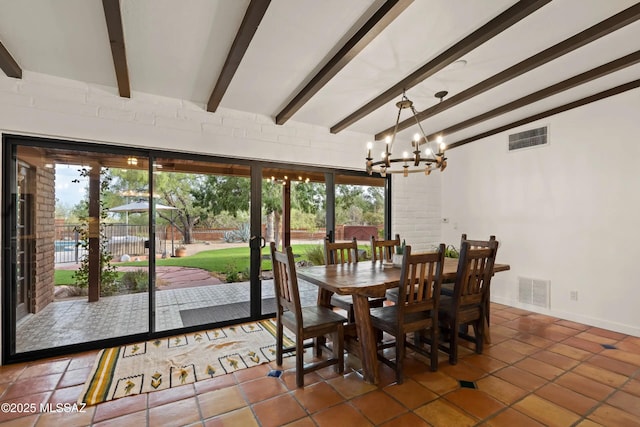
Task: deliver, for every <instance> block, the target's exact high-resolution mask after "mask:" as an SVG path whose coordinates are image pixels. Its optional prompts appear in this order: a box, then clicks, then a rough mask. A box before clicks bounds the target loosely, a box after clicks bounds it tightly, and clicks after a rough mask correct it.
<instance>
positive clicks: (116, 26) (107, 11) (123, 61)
mask: <svg viewBox="0 0 640 427" xmlns="http://www.w3.org/2000/svg"><path fill="white" fill-rule="evenodd" d="M102 7H103V9H104V17H105V19H106V21H107V31H108V33H109V44H110V45H111V56H112V57H113V67H114V68H115V71H116V80H117V81H118V92H119V93H120V96H121V97H123V98H131V88H130V85H129V68H128V67H127V52H126V49H125V45H124V32H123V30H122V15H121V13H120V1H119V0H102Z"/></svg>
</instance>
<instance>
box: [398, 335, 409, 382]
mask: <svg viewBox="0 0 640 427" xmlns="http://www.w3.org/2000/svg"><path fill="white" fill-rule="evenodd" d="M406 339H407V337H406V335H405V334H398V336H397V337H396V382H397V383H398V384H402V383H403V382H404V372H403V370H404V356H405V353H406V347H405V343H404V341H405V340H406Z"/></svg>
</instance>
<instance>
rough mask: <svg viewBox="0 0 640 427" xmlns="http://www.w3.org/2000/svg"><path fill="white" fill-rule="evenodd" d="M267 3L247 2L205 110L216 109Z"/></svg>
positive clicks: (265, 0) (257, 0) (260, 0)
mask: <svg viewBox="0 0 640 427" xmlns="http://www.w3.org/2000/svg"><path fill="white" fill-rule="evenodd" d="M269 3H270V0H251V3H249V7H247V12H246V13H245V14H244V18H243V19H242V24H240V29H239V30H238V33H237V34H236V38H235V39H234V40H233V44H232V45H231V50H229V54H228V55H227V59H226V60H225V61H224V65H223V66H222V71H221V72H220V76H219V77H218V81H217V82H216V86H215V87H214V88H213V92H212V93H211V96H210V97H209V102H207V111H210V112H212V113H214V112H215V111H216V110H217V109H218V106H219V105H220V101H222V97H223V96H224V94H225V92H226V91H227V88H228V87H229V84H230V83H231V79H233V76H234V74H235V73H236V70H237V69H238V66H239V65H240V61H242V57H243V56H244V54H245V52H246V51H247V48H248V47H249V43H251V39H253V35H254V34H255V33H256V30H257V29H258V25H260V21H262V18H263V17H264V14H265V13H266V11H267V8H268V7H269Z"/></svg>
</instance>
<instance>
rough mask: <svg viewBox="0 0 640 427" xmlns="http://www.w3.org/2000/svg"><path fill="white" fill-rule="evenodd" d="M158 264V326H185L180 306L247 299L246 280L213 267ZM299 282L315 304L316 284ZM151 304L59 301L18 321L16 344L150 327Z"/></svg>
mask: <svg viewBox="0 0 640 427" xmlns="http://www.w3.org/2000/svg"><path fill="white" fill-rule="evenodd" d="M158 269H162V270H163V271H162V272H161V273H159V274H158V278H161V279H162V280H163V282H167V283H168V284H167V285H164V286H162V285H161V286H159V287H157V292H156V294H155V295H156V315H155V321H156V330H158V331H165V330H171V329H179V328H182V327H183V323H182V317H181V315H180V311H182V310H189V309H195V308H204V307H209V308H211V309H212V310H215V309H216V307H219V306H224V305H226V304H232V303H238V302H248V301H249V283H248V282H238V283H221V282H220V280H219V279H218V278H216V277H213V276H211V275H210V273H209V272H207V271H204V270H200V269H196V268H182V267H158ZM299 286H300V299H301V301H302V304H303V305H313V304H316V302H317V292H318V288H317V287H316V286H315V285H312V284H310V283H306V282H303V281H301V282H300V283H299ZM274 294H275V290H274V287H273V280H263V281H262V299H266V298H273V297H274V296H275V295H274ZM148 307H149V294H148V293H138V294H129V295H118V296H112V297H102V298H100V300H99V301H96V302H93V303H89V302H88V301H87V298H86V297H78V298H73V299H66V300H61V301H55V302H53V303H51V304H49V305H48V306H46V307H45V308H44V309H43V310H42V311H40V312H39V313H37V314H31V315H28V316H27V317H25V318H23V319H21V320H20V321H19V322H18V325H17V333H16V337H17V340H16V341H17V342H16V350H17V352H25V351H31V350H40V349H46V348H51V347H58V346H61V345H69V344H77V343H82V342H89V341H96V340H101V339H105V338H113V337H119V336H126V335H131V334H137V333H144V332H147V331H148V329H149V318H148V317H149V315H148V311H149V310H148ZM237 316H238V317H236V318H240V317H241V316H242V315H241V314H237ZM233 319H234V318H230V319H228V320H233Z"/></svg>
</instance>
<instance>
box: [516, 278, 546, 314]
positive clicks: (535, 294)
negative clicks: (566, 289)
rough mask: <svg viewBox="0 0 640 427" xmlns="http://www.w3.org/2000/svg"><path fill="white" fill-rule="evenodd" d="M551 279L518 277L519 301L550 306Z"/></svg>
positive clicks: (538, 305) (544, 306) (539, 305)
mask: <svg viewBox="0 0 640 427" xmlns="http://www.w3.org/2000/svg"><path fill="white" fill-rule="evenodd" d="M550 286H551V282H550V281H549V280H540V279H531V278H527V277H518V302H520V303H522V304H529V305H535V306H537V307H543V308H549V306H550V301H549V288H550Z"/></svg>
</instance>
